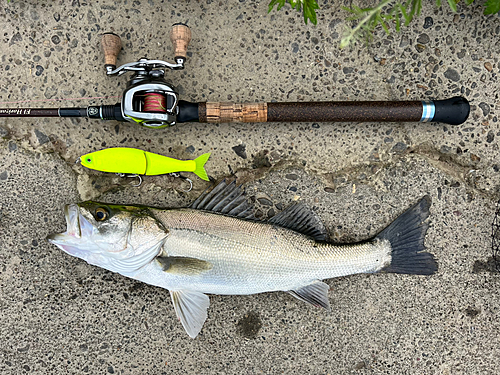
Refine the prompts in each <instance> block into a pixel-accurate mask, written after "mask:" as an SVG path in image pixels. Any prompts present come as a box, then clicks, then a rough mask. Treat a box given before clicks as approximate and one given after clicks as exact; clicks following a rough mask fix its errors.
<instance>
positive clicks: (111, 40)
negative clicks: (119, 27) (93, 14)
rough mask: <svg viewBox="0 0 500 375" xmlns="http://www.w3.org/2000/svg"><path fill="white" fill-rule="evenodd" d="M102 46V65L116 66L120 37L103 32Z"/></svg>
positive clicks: (120, 43) (120, 46)
mask: <svg viewBox="0 0 500 375" xmlns="http://www.w3.org/2000/svg"><path fill="white" fill-rule="evenodd" d="M101 43H102V48H103V50H104V66H111V67H112V68H113V69H115V68H116V59H117V57H118V53H120V50H121V49H122V41H121V39H120V37H119V36H118V35H116V34H114V33H105V34H103V36H102V40H101Z"/></svg>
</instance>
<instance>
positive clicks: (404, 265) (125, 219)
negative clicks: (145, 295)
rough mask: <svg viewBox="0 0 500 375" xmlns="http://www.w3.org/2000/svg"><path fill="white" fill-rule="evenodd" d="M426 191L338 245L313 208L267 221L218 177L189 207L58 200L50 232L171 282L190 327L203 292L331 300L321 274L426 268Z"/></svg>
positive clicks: (429, 259)
mask: <svg viewBox="0 0 500 375" xmlns="http://www.w3.org/2000/svg"><path fill="white" fill-rule="evenodd" d="M429 206H430V200H429V198H428V197H424V198H423V199H422V200H421V201H420V202H419V203H418V204H417V205H415V206H414V207H413V208H411V209H409V210H408V211H406V212H405V213H403V214H402V215H401V216H400V217H399V218H397V219H396V220H395V221H394V222H393V223H392V224H391V225H389V226H388V227H387V228H386V229H384V230H383V231H382V232H380V233H379V235H378V236H376V237H375V238H373V239H371V240H368V241H364V242H362V243H357V244H347V245H336V244H332V243H329V242H328V241H327V239H328V237H327V232H326V229H325V228H324V226H323V224H322V223H321V220H320V219H319V218H318V216H317V215H316V214H315V213H314V212H313V211H311V210H310V209H308V208H307V206H305V205H302V204H295V205H292V206H290V207H289V208H287V209H286V210H284V211H283V212H281V213H279V214H278V215H276V216H275V217H273V218H272V219H270V220H269V221H267V222H260V221H256V220H251V219H248V217H249V216H252V215H249V212H251V210H252V207H251V206H250V205H249V204H248V202H247V201H246V198H244V195H243V191H241V190H240V189H239V188H237V187H236V185H235V184H234V183H233V184H229V185H227V184H225V182H223V183H221V184H219V185H218V186H217V187H216V188H215V189H214V190H213V191H212V192H211V193H208V194H207V195H205V196H202V197H201V198H199V199H198V200H197V201H196V202H194V203H193V205H192V206H191V207H190V208H181V209H157V208H150V207H141V206H119V205H107V204H102V203H96V202H83V203H80V204H78V205H76V204H72V205H69V206H67V207H66V220H67V227H68V228H67V231H66V232H65V233H61V234H55V235H51V236H49V238H48V239H49V241H50V242H52V243H54V244H55V245H57V246H58V247H60V248H61V249H62V250H64V251H65V252H67V253H69V254H71V255H73V256H77V257H79V258H82V259H84V260H86V261H87V262H88V263H90V264H93V265H96V266H100V267H103V268H105V269H108V270H110V271H113V272H118V273H120V274H122V275H124V276H127V277H131V278H133V279H136V280H140V281H143V282H145V283H148V284H151V285H155V286H159V287H162V288H166V289H168V290H169V291H170V293H171V297H172V302H173V305H174V308H175V311H176V313H177V316H178V317H179V319H180V320H181V322H182V325H183V326H184V328H185V329H186V331H187V333H188V334H189V335H190V336H191V337H196V335H197V334H198V333H199V331H200V330H201V328H202V326H203V324H204V321H205V319H206V317H207V313H206V311H207V309H208V307H209V300H208V297H207V296H206V294H205V293H208V294H228V295H238V294H240V295H242V294H254V293H262V292H271V291H286V292H288V293H290V294H292V295H293V296H295V297H297V298H299V299H301V300H303V301H305V302H308V303H311V304H313V305H315V306H320V307H323V308H326V309H329V308H330V305H329V302H328V295H327V293H328V285H327V284H325V283H323V282H322V281H320V280H323V279H328V278H333V277H338V276H346V275H350V274H356V273H373V272H380V271H384V272H396V273H408V274H424V275H429V274H432V273H434V272H435V271H436V270H437V264H436V262H435V260H434V257H433V256H432V254H429V253H427V252H423V250H424V249H425V248H424V245H423V242H424V237H425V232H426V230H427V224H426V223H425V220H426V218H427V216H428V214H429Z"/></svg>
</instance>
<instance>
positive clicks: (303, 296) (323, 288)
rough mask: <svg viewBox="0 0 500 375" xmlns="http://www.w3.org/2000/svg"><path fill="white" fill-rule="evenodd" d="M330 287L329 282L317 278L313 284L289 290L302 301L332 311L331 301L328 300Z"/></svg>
mask: <svg viewBox="0 0 500 375" xmlns="http://www.w3.org/2000/svg"><path fill="white" fill-rule="evenodd" d="M329 289H330V287H329V286H328V285H327V284H325V283H324V282H322V281H319V280H316V281H314V282H313V283H312V284H308V285H306V286H303V287H300V288H298V289H294V290H289V291H288V293H290V294H291V295H292V296H294V297H295V298H298V299H300V300H301V301H304V302H307V303H310V304H311V305H313V306H316V307H322V308H324V309H326V310H328V311H330V301H328V290H329Z"/></svg>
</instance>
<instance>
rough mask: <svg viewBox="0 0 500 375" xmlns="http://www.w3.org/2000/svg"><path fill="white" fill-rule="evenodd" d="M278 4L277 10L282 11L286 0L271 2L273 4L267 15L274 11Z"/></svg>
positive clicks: (270, 4) (270, 5)
mask: <svg viewBox="0 0 500 375" xmlns="http://www.w3.org/2000/svg"><path fill="white" fill-rule="evenodd" d="M276 4H278V8H277V9H276V10H280V9H281V8H283V6H284V5H285V0H271V2H270V3H269V9H268V11H267V13H269V12H270V11H272V10H273V8H274V6H275V5H276Z"/></svg>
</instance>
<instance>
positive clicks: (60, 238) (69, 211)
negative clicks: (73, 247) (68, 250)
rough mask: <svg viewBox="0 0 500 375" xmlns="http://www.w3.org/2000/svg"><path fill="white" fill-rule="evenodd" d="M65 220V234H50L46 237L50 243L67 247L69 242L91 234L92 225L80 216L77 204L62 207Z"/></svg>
mask: <svg viewBox="0 0 500 375" xmlns="http://www.w3.org/2000/svg"><path fill="white" fill-rule="evenodd" d="M64 216H65V218H66V232H63V233H55V234H51V235H49V236H48V237H47V240H48V241H49V242H50V243H53V244H55V245H58V246H60V247H62V246H61V245H65V244H66V245H67V244H68V243H69V242H73V243H74V242H75V240H78V239H81V238H83V237H86V236H89V235H91V234H92V232H93V226H92V224H91V223H90V222H89V221H88V220H87V219H86V218H85V217H84V216H83V215H82V214H81V212H80V207H78V205H77V204H68V205H66V206H65V207H64Z"/></svg>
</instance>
